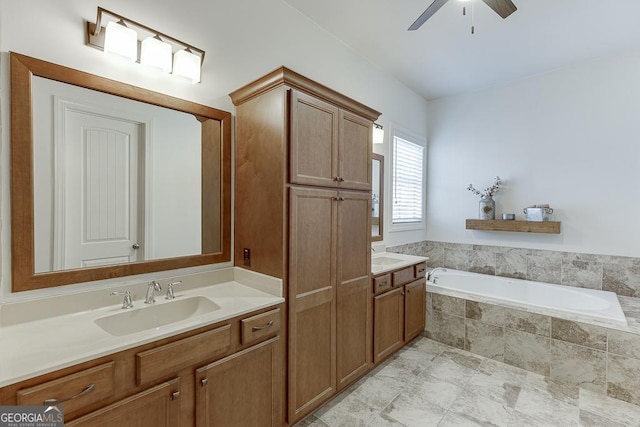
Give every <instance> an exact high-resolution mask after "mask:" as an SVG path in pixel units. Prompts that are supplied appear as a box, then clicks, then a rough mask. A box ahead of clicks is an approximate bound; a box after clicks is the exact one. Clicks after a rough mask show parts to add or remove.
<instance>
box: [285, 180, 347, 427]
mask: <svg viewBox="0 0 640 427" xmlns="http://www.w3.org/2000/svg"><path fill="white" fill-rule="evenodd" d="M289 196H290V197H289V203H290V217H289V227H290V232H289V297H288V299H289V422H290V423H294V422H295V421H297V420H299V419H300V418H301V417H303V416H304V415H306V414H308V413H309V412H311V411H312V410H313V409H315V408H316V407H317V406H319V405H320V403H322V402H323V401H325V400H326V399H328V398H329V396H331V395H332V394H334V393H335V390H336V338H335V330H336V266H335V259H336V250H337V244H336V233H335V230H336V227H337V201H336V199H337V192H336V191H333V190H320V189H308V188H295V187H292V188H291V189H290V193H289Z"/></svg>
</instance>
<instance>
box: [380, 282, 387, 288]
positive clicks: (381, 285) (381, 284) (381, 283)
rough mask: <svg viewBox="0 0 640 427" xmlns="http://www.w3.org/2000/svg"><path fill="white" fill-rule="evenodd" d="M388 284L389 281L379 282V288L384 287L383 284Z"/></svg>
mask: <svg viewBox="0 0 640 427" xmlns="http://www.w3.org/2000/svg"><path fill="white" fill-rule="evenodd" d="M387 285H388V283H387V282H380V283H378V287H379V288H381V287H383V286H387Z"/></svg>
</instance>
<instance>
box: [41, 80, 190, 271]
mask: <svg viewBox="0 0 640 427" xmlns="http://www.w3.org/2000/svg"><path fill="white" fill-rule="evenodd" d="M32 96H33V100H34V103H33V116H34V143H33V145H34V171H35V172H34V191H35V192H36V197H35V204H36V206H35V212H34V223H35V224H34V227H35V242H36V245H35V271H36V272H37V273H42V272H47V271H57V270H68V269H76V268H87V267H98V266H105V265H115V264H123V263H130V262H136V261H142V260H148V259H161V258H170V257H176V256H185V255H195V254H201V253H202V247H201V245H202V238H201V234H202V200H201V196H202V188H201V185H202V184H201V183H202V179H201V164H202V159H201V133H202V126H201V123H200V122H199V121H198V120H197V118H196V117H195V116H194V115H193V114H188V113H182V112H177V111H172V110H169V109H166V108H160V107H156V106H153V105H150V104H145V103H141V102H136V101H131V100H126V99H124V98H120V97H114V96H112V95H108V94H105V93H101V92H97V91H92V90H89V89H85V88H81V87H77V86H73V85H68V84H65V83H60V82H56V81H53V80H49V79H43V78H39V77H34V78H33V94H32Z"/></svg>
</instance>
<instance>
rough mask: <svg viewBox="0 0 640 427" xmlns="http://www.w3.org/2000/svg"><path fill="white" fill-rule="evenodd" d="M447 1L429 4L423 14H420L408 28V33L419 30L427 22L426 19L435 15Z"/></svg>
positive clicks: (437, 0) (438, 0) (440, 0)
mask: <svg viewBox="0 0 640 427" xmlns="http://www.w3.org/2000/svg"><path fill="white" fill-rule="evenodd" d="M447 1H448V0H435V1H434V2H433V3H431V5H430V6H429V7H428V8H427V9H426V10H425V11H424V12H422V15H420V16H419V17H418V19H416V22H414V23H413V24H411V26H410V27H409V31H415V30H417V29H418V28H420V27H421V26H422V24H424V23H425V22H427V19H429V18H431V17H432V16H433V14H434V13H436V12H437V11H438V9H440V8H441V7H442V6H443V5H444V4H445V3H446V2H447Z"/></svg>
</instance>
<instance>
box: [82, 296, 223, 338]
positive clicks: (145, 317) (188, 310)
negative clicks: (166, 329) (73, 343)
mask: <svg viewBox="0 0 640 427" xmlns="http://www.w3.org/2000/svg"><path fill="white" fill-rule="evenodd" d="M216 310H220V306H219V305H218V304H216V303H214V302H213V301H211V300H210V299H209V298H205V297H191V298H185V299H175V300H172V301H170V302H166V303H163V304H158V305H147V306H145V307H141V308H136V309H133V310H122V311H121V312H119V313H117V314H111V315H109V316H104V317H100V318H98V319H96V320H94V322H95V324H96V325H97V326H99V327H100V328H101V329H102V330H104V331H105V332H107V333H109V334H111V335H114V336H122V335H129V334H133V333H136V332H140V331H146V330H147V329H156V328H159V327H161V326H165V325H169V324H171V323H175V322H179V321H181V320H186V319H190V318H192V317H195V316H199V315H202V314H207V313H211V312H213V311H216Z"/></svg>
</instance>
